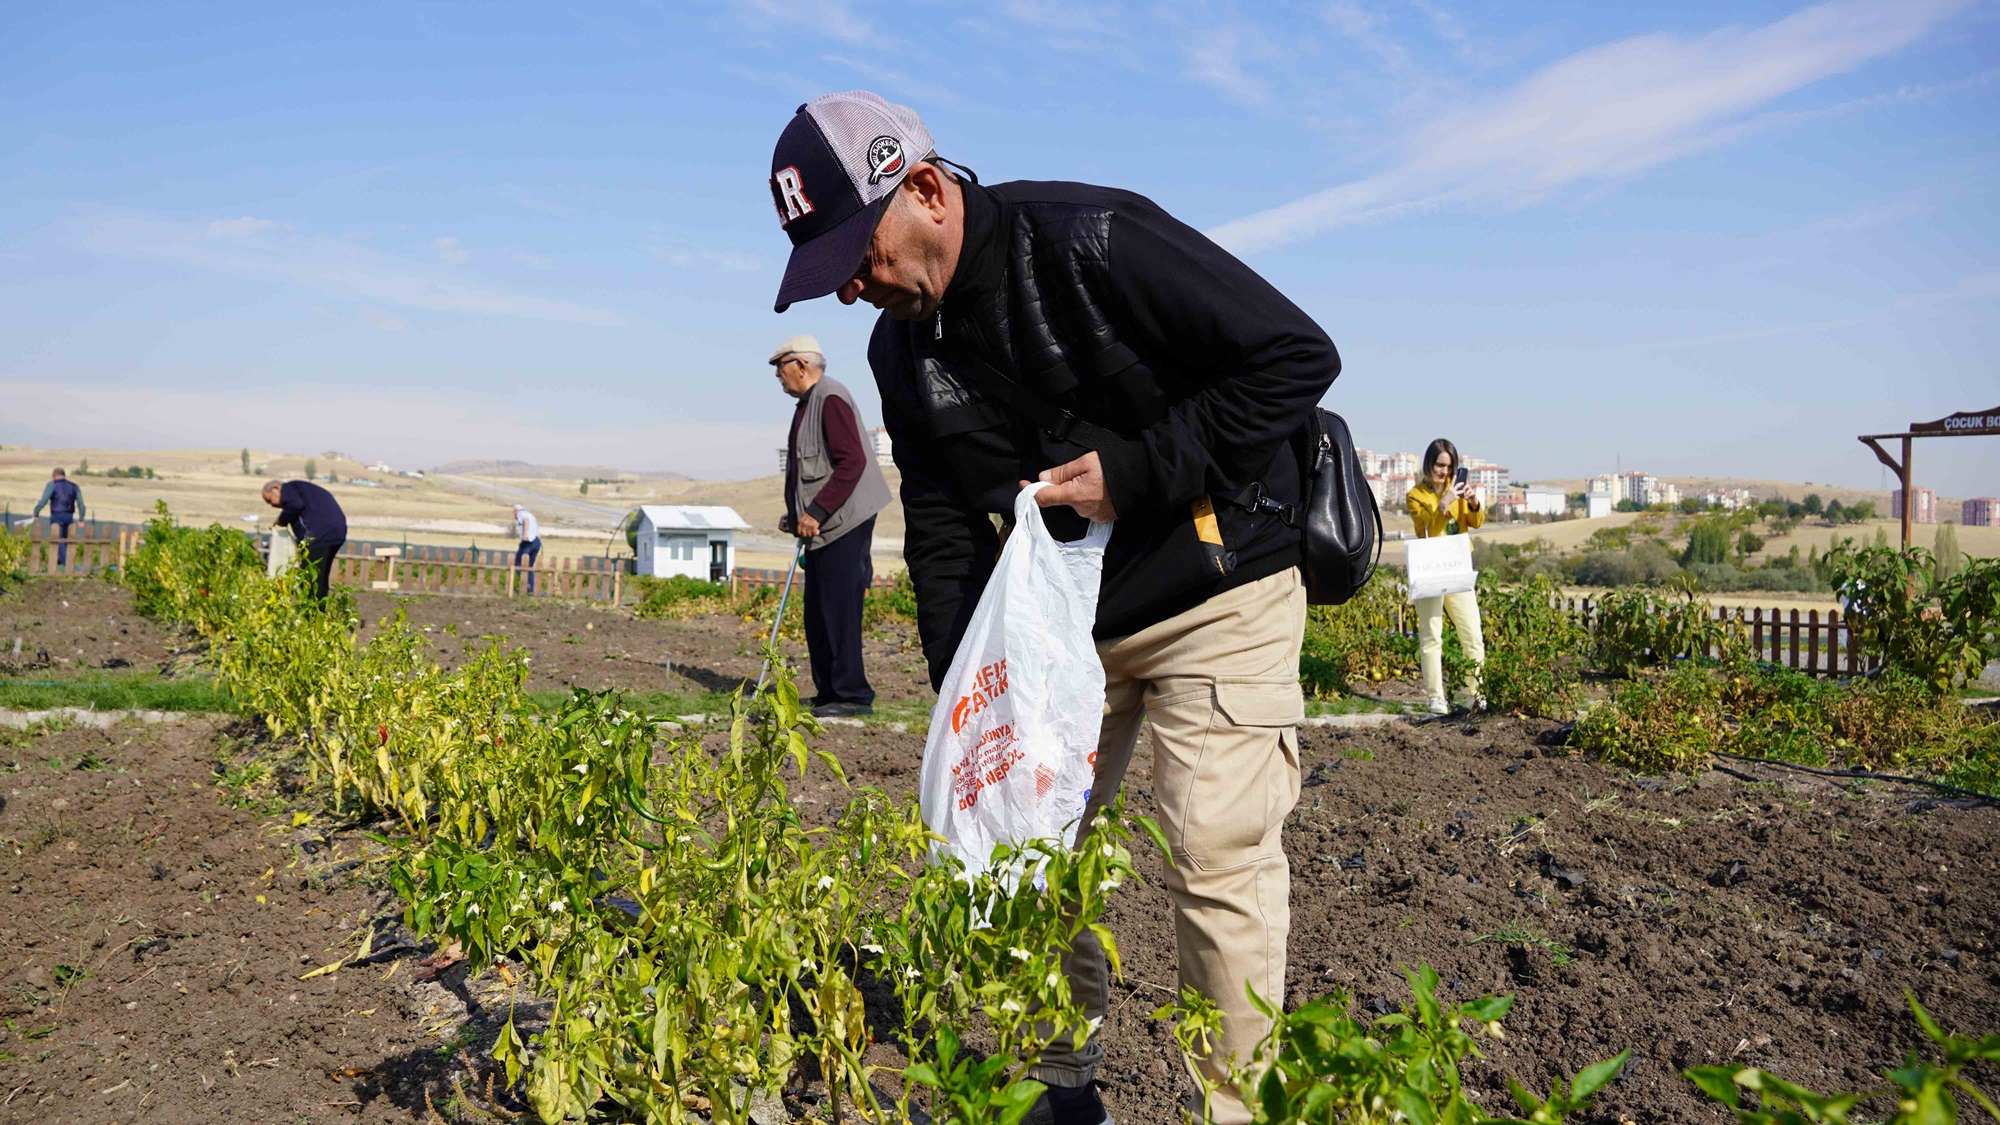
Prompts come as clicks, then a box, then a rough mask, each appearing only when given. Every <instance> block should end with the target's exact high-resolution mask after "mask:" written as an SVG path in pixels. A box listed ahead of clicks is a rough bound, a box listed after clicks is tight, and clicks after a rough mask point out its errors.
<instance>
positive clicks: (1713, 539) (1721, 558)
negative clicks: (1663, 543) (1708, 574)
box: [1681, 520, 1729, 566]
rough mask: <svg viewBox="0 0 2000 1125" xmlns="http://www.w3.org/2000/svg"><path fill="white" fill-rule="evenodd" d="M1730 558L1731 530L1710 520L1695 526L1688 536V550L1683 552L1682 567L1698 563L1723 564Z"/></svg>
mask: <svg viewBox="0 0 2000 1125" xmlns="http://www.w3.org/2000/svg"><path fill="white" fill-rule="evenodd" d="M1728 558H1729V529H1728V528H1727V527H1726V526H1724V525H1722V524H1720V523H1715V522H1713V521H1710V520H1703V521H1702V522H1700V523H1698V524H1695V525H1694V531H1693V532H1692V533H1690V534H1689V535H1688V545H1687V550H1685V551H1682V552H1681V565H1682V566H1692V565H1694V564H1696V563H1709V564H1711V565H1712V564H1715V563H1721V562H1725V561H1727V560H1728Z"/></svg>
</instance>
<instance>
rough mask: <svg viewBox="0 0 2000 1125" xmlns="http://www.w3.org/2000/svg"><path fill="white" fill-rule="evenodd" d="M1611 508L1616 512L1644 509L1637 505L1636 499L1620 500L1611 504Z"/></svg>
mask: <svg viewBox="0 0 2000 1125" xmlns="http://www.w3.org/2000/svg"><path fill="white" fill-rule="evenodd" d="M1611 509H1612V510H1613V511H1616V512H1638V511H1644V509H1643V508H1641V507H1640V506H1639V502H1638V501H1637V500H1620V501H1619V502H1617V503H1616V504H1613V505H1612V506H1611Z"/></svg>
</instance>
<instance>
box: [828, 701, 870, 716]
mask: <svg viewBox="0 0 2000 1125" xmlns="http://www.w3.org/2000/svg"><path fill="white" fill-rule="evenodd" d="M812 713H813V714H814V715H816V716H818V717H820V718H822V719H857V718H860V717H861V716H863V715H873V714H874V713H875V706H874V705H873V704H870V703H849V702H848V701H846V700H844V699H837V700H835V701H833V702H832V703H815V704H813V708H812Z"/></svg>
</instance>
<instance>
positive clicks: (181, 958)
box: [0, 719, 505, 1125]
mask: <svg viewBox="0 0 2000 1125" xmlns="http://www.w3.org/2000/svg"><path fill="white" fill-rule="evenodd" d="M218 730H219V727H218V724H217V721H216V720H207V719H204V720H195V721H189V722H184V723H178V724H169V725H163V726H157V727H146V728H137V727H122V728H114V729H113V730H111V731H110V732H103V731H97V730H93V729H88V728H73V729H69V730H63V731H58V732H56V733H40V734H31V735H7V741H6V742H5V743H4V744H0V769H4V770H6V771H7V776H6V777H5V779H4V784H5V790H4V792H5V794H6V796H5V800H4V801H0V1016H4V1018H5V1021H6V1022H5V1023H4V1024H0V1122H22V1123H24V1125H25V1123H28V1122H35V1123H50V1125H52V1123H55V1122H91V1123H95V1122H112V1121H119V1122H192V1121H207V1120H214V1119H225V1120H234V1121H244V1122H280V1121H282V1122H286V1123H295V1122H296V1123H308V1122H336V1121H356V1120H359V1121H383V1122H409V1121H419V1120H427V1119H428V1117H427V1113H428V1111H427V1110H426V1108H425V1098H426V1095H427V1094H428V1095H429V1096H431V1097H433V1098H435V1099H437V1100H438V1102H439V1103H440V1104H442V1103H444V1102H445V1101H446V1100H447V1099H449V1098H451V1097H453V1096H454V1091H453V1090H452V1088H451V1085H450V1079H451V1078H453V1077H454V1076H456V1075H457V1074H459V1073H461V1072H462V1071H463V1070H464V1066H463V1058H462V1056H461V1055H460V1053H459V1050H458V1048H459V1047H460V1046H462V1045H465V1044H466V1043H467V1042H468V1041H470V1040H478V1039H483V1041H484V1042H486V1043H490V1042H491V1032H490V1029H489V1028H488V1027H487V1025H489V1024H491V1023H492V1022H493V1020H492V1018H491V1009H490V1008H484V1009H483V1008H482V1006H481V1002H480V998H479V997H475V996H470V995H469V994H465V984H464V980H463V969H462V968H461V969H459V970H456V971H455V974H447V976H446V977H445V978H443V979H444V980H445V981H446V982H448V983H450V984H451V985H452V986H453V987H455V988H456V989H457V991H458V993H460V995H458V996H454V995H453V993H452V992H450V991H448V990H447V989H445V988H442V987H440V985H439V984H438V983H437V982H429V983H424V984H420V985H413V984H412V971H411V970H412V965H411V964H409V963H407V962H406V961H405V957H406V956H407V955H410V954H414V953H418V952H427V951H428V949H427V948H426V949H424V950H417V949H412V948H409V947H407V946H406V947H405V948H402V949H397V948H395V947H396V945H397V943H398V941H399V940H400V941H407V939H406V938H399V937H398V934H399V932H400V931H399V929H398V927H396V926H395V924H394V921H393V919H394V918H395V917H396V916H398V915H399V914H400V908H399V906H398V905H397V904H394V903H392V902H391V901H390V897H391V896H389V895H388V894H387V893H386V892H384V891H382V890H380V889H378V888H375V887H370V886H365V885H361V884H358V883H355V882H352V881H351V880H352V878H353V876H349V877H348V878H349V879H350V881H348V882H346V883H343V882H341V879H340V877H339V875H338V873H339V872H341V871H342V869H343V867H347V868H351V867H352V866H353V864H352V860H353V859H354V858H355V856H354V855H352V854H351V853H352V852H353V850H354V847H353V843H352V842H340V841H331V842H330V841H326V840H325V839H324V838H323V837H321V836H320V835H319V830H318V829H317V828H315V827H312V826H310V825H308V826H305V827H301V828H297V829H294V828H293V826H292V822H291V820H290V819H289V818H286V817H283V816H276V817H274V816H269V815H263V816H260V815H258V814H257V813H256V812H253V811H250V810H246V809H240V808H232V807H230V806H229V805H228V804H225V803H224V802H223V800H222V799H221V796H220V794H221V791H220V790H219V789H218V787H217V776H216V773H215V768H214V761H215V757H216V754H217V751H218V745H219V744H218V741H217V735H218ZM0 733H5V732H0ZM223 745H226V744H223ZM327 873H336V874H335V876H334V877H333V878H332V879H329V878H327V877H326V876H327ZM356 874H360V873H359V872H357V873H356ZM364 926H372V927H373V928H374V930H375V931H376V932H377V933H378V934H379V935H380V936H378V937H377V938H375V939H374V941H373V942H372V945H373V947H374V949H375V950H377V951H381V952H380V953H379V954H378V957H377V959H376V962H375V963H374V964H372V965H367V966H357V967H349V968H346V969H343V970H341V971H338V972H334V973H328V974H324V975H320V976H317V977H313V978H312V979H306V980H301V979H300V978H301V977H302V976H304V975H305V974H308V973H311V972H312V971H313V970H314V969H315V968H316V967H319V966H322V965H325V964H329V963H333V962H337V961H340V960H342V959H343V957H345V956H349V955H352V954H354V953H356V952H357V951H358V948H359V946H360V942H361V938H362V935H363V932H364ZM467 1001H470V1002H471V1007H472V1008H473V1010H474V1012H475V1014H478V1015H480V1016H481V1017H482V1018H481V1019H479V1020H477V1021H474V1022H472V1023H467V1022H466V1021H465V1020H464V1016H465V1013H466V1002H467ZM498 1007H499V1008H501V1009H503V1014H502V1017H501V1018H504V1008H505V1002H504V1001H499V1002H498ZM476 1085H477V1084H476V1083H475V1086H476Z"/></svg>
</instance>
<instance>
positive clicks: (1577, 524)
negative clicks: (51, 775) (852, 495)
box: [0, 446, 2000, 606]
mask: <svg viewBox="0 0 2000 1125" xmlns="http://www.w3.org/2000/svg"><path fill="white" fill-rule="evenodd" d="M250 456H251V464H252V468H253V470H255V471H253V472H252V473H251V474H250V475H248V476H245V475H244V473H243V471H242V464H241V457H240V453H239V451H237V450H230V449H178V450H159V451H148V452H133V451H130V450H114V449H34V448H28V447H24V446H7V447H4V448H0V506H4V507H5V508H6V509H7V510H10V511H12V512H13V513H14V514H15V515H17V516H18V515H24V514H26V513H27V512H28V511H29V510H30V509H31V508H33V507H34V504H35V499H36V498H37V497H38V496H40V494H41V489H42V484H43V483H44V482H45V481H46V480H47V479H48V474H49V469H50V468H51V467H53V466H55V465H61V466H63V467H64V468H65V469H67V470H69V472H70V474H71V477H72V479H74V480H75V481H76V482H77V483H78V484H79V485H80V486H81V487H82V488H83V494H84V503H85V504H86V505H87V507H88V510H89V512H90V514H91V515H93V516H96V517H99V518H103V519H112V520H130V521H137V520H143V519H145V518H147V517H148V516H150V515H151V514H152V510H153V503H154V501H155V500H160V499H163V500H165V501H166V502H167V503H168V505H169V506H170V507H171V508H172V509H173V511H174V514H175V515H176V516H178V517H180V518H181V519H183V520H186V521H190V522H207V521H219V522H222V523H227V524H231V525H242V526H248V525H249V524H250V523H251V522H252V521H251V520H246V519H244V518H243V517H245V516H250V517H253V518H254V520H255V522H259V523H262V524H265V525H268V524H269V523H270V522H271V518H272V515H273V512H272V510H271V509H270V508H267V507H265V506H264V504H263V503H262V502H261V501H260V500H259V499H258V497H257V488H258V486H259V485H260V484H262V483H263V481H264V480H265V479H266V478H267V477H277V478H280V479H286V480H289V479H292V478H295V477H297V476H300V475H301V474H302V473H303V466H304V463H305V460H306V458H305V456H304V455H301V454H296V453H272V452H269V451H266V450H255V449H253V450H251V451H250ZM315 460H317V462H318V465H317V466H316V467H317V468H318V470H319V472H320V473H321V475H322V476H324V474H325V473H327V472H329V471H331V472H333V473H335V474H336V475H337V476H339V477H340V479H341V480H342V481H346V480H348V479H349V478H350V477H354V476H362V477H365V478H368V479H371V480H375V481H377V482H378V483H379V484H381V485H382V487H379V488H368V487H364V486H360V485H353V484H346V483H342V484H336V485H332V486H330V487H331V488H332V490H333V492H334V494H335V495H336V496H338V497H339V498H340V502H341V506H342V507H344V508H345V509H346V510H347V513H348V519H349V522H350V524H351V528H352V530H351V534H352V535H353V537H355V538H370V539H387V540H406V541H408V542H411V543H426V544H436V545H447V546H472V545H477V546H481V547H488V548H492V547H504V546H506V545H508V544H509V543H511V542H512V519H513V505H514V504H515V503H517V502H518V503H526V504H527V505H528V506H529V507H531V508H532V509H533V510H534V511H535V513H536V515H537V516H539V517H540V518H541V521H542V526H543V530H544V538H543V541H544V551H545V554H546V555H547V556H551V557H556V558H562V557H571V556H580V555H602V554H605V553H607V552H609V553H611V554H614V555H616V554H623V553H624V552H625V545H624V537H623V536H622V535H618V534H615V533H614V532H613V531H612V528H613V527H615V526H616V525H617V523H618V521H619V520H620V519H621V518H622V516H623V515H624V514H625V513H626V512H628V511H630V510H631V509H632V508H634V507H637V506H638V505H640V504H715V505H722V506H726V507H731V508H734V509H736V511H737V512H738V513H739V514H741V515H742V516H743V518H744V520H745V521H747V522H748V523H749V524H750V525H751V528H752V530H751V531H749V532H746V533H743V534H742V535H741V536H740V537H739V539H738V548H737V558H738V563H739V565H741V566H746V567H763V568H783V567H784V566H785V565H786V564H787V563H788V562H789V561H790V559H791V553H790V552H791V543H790V540H789V537H787V536H785V535H783V534H781V533H779V532H778V530H777V522H778V517H779V515H781V514H782V513H783V511H784V495H783V491H784V478H783V477H781V476H777V475H775V474H774V475H772V476H766V477H758V478H755V479H752V480H741V481H699V480H668V479H658V478H643V477H641V478H632V479H626V480H620V481H617V482H614V483H610V484H592V485H591V486H590V491H589V492H588V493H579V492H578V491H577V486H578V483H579V482H578V481H576V480H568V479H563V480H555V479H534V478H516V477H488V476H478V477H431V478H426V479H422V480H417V479H412V478H407V477H397V476H385V475H383V474H381V473H376V472H371V471H370V470H369V469H368V468H367V466H365V465H362V464H360V463H358V462H355V461H350V460H345V459H332V458H328V457H325V456H318V457H316V458H315ZM85 463H88V464H89V465H90V467H91V468H92V470H94V471H96V472H99V473H101V472H102V471H104V470H105V469H109V468H111V467H113V466H129V465H138V466H141V467H150V468H152V469H153V470H154V471H155V472H156V473H158V474H159V479H157V480H119V479H111V478H106V477H103V476H79V475H77V470H78V468H79V467H80V466H81V465H83V464H85ZM882 471H883V474H884V476H886V477H887V478H888V480H889V486H890V490H891V492H892V493H893V492H894V491H895V489H896V487H897V485H898V484H899V483H900V477H899V475H898V474H897V472H896V470H895V469H894V468H893V467H885V468H884V469H883V470H882ZM1555 483H1558V484H1562V483H1565V482H1555ZM1569 483H1575V482H1569ZM1679 483H1682V485H1683V487H1684V488H1686V487H1689V486H1694V485H1699V486H1702V487H1708V486H1711V485H1726V486H1728V487H1741V488H1754V489H1757V490H1758V491H1759V492H1760V493H1774V494H1784V495H1795V496H1803V495H1804V494H1805V493H1806V492H1808V491H1815V492H1819V493H1820V494H1821V495H1822V496H1823V497H1825V498H1826V499H1828V500H1832V499H1839V500H1841V501H1842V502H1843V503H1848V502H1852V501H1857V500H1867V499H1873V500H1876V501H1877V507H1878V508H1882V509H1886V507H1887V498H1886V497H1884V496H1882V495H1881V494H1880V493H1873V492H1867V491H1865V490H1860V489H1836V488H1827V487H1823V486H1808V485H1802V484H1797V483H1787V482H1782V481H1749V480H1722V479H1714V480H1708V479H1700V478H1684V479H1681V480H1679ZM1637 518H1639V517H1638V514H1636V513H1628V512H1620V513H1616V514H1613V515H1611V516H1607V517H1605V518H1603V519H1597V520H1563V521H1559V522H1556V523H1546V524H1508V525H1490V526H1488V527H1487V528H1484V529H1482V530H1481V531H1480V532H1479V538H1480V539H1481V540H1483V541H1486V542H1494V543H1526V542H1531V541H1533V540H1535V539H1537V538H1539V539H1545V540H1547V541H1548V542H1549V545H1550V546H1551V547H1552V548H1554V549H1555V550H1556V551H1558V552H1560V553H1569V552H1572V551H1575V550H1576V549H1578V548H1579V547H1581V546H1582V545H1583V543H1584V542H1585V541H1586V540H1588V539H1589V538H1590V536H1591V535H1592V534H1594V533H1595V532H1597V531H1598V530H1600V529H1602V528H1607V527H1619V526H1623V525H1625V524H1629V523H1631V522H1632V521H1634V520H1635V519H1637ZM1383 526H1384V528H1385V530H1386V531H1387V532H1388V533H1389V534H1390V535H1391V536H1392V538H1390V539H1389V540H1388V542H1386V543H1385V544H1384V546H1383V552H1382V561H1383V562H1384V563H1388V564H1391V565H1396V566H1400V565H1402V563H1403V558H1404V554H1403V547H1404V541H1403V540H1401V539H1397V538H1393V536H1395V535H1396V533H1397V532H1401V533H1403V534H1404V535H1407V534H1408V533H1409V530H1410V521H1409V517H1408V516H1406V515H1404V514H1403V513H1402V511H1401V510H1400V508H1397V509H1392V510H1390V511H1385V512H1384V513H1383ZM1878 528H1880V529H1883V530H1884V531H1885V532H1886V534H1887V535H1888V536H1889V538H1890V539H1891V540H1892V541H1893V540H1894V539H1895V538H1896V537H1897V533H1898V524H1897V523H1896V521H1894V520H1875V521H1872V522H1870V523H1866V524H1861V525H1855V526H1849V527H1842V528H1831V527H1822V526H1815V525H1812V524H1810V523H1809V524H1807V525H1806V526H1803V527H1800V528H1799V529H1797V530H1796V531H1794V532H1792V533H1791V534H1790V535H1788V536H1785V537H1783V538H1781V539H1775V540H1772V541H1770V542H1769V543H1767V545H1766V546H1765V548H1764V551H1763V552H1761V554H1760V556H1759V557H1763V556H1768V555H1770V554H1772V553H1774V552H1776V553H1783V552H1785V551H1788V550H1790V549H1791V547H1792V545H1793V544H1797V545H1798V547H1799V550H1800V552H1801V553H1805V552H1807V551H1811V550H1815V549H1816V550H1818V551H1820V552H1822V553H1823V552H1825V550H1826V549H1827V546H1828V545H1829V543H1830V542H1831V541H1832V540H1833V539H1834V538H1835V537H1836V536H1854V537H1857V538H1862V539H1872V538H1873V537H1874V535H1875V532H1876V529H1878ZM1955 530H1956V532H1957V535H1958V542H1959V547H1960V548H1961V549H1962V550H1963V551H1964V552H1965V553H1966V554H1968V555H1973V556H1978V557H1992V556H1996V555H2000V528H1988V527H1959V528H1956V529H1955ZM1936 534H1937V525H1932V524H1919V525H1917V526H1916V528H1915V534H1914V542H1915V543H1916V544H1917V545H1918V546H1922V547H1926V548H1928V547H1930V546H1931V545H1932V544H1933V542H1934V541H1935V537H1936ZM874 545H875V556H876V557H875V567H876V570H877V572H879V573H891V572H893V571H895V570H900V569H901V568H902V554H903V512H902V507H901V505H899V504H896V503H893V502H892V503H891V504H890V506H889V508H888V509H886V510H885V511H883V513H882V514H881V516H880V517H878V518H877V521H876V527H875V544H874ZM1715 600H1716V601H1717V602H1718V603H1721V602H1730V603H1732V604H1733V603H1734V602H1736V601H1739V600H1740V601H1742V602H1743V604H1756V605H1767V606H1768V605H1774V604H1778V602H1779V599H1776V598H1775V596H1770V597H1766V596H1757V595H1724V596H1718V597H1717V598H1716V599H1715ZM1793 602H1796V603H1797V604H1798V605H1800V606H1807V605H1819V604H1824V603H1823V602H1822V601H1821V600H1819V599H1814V598H1803V599H1801V598H1791V599H1789V600H1786V601H1785V603H1784V604H1786V605H1787V606H1789V605H1791V604H1792V603H1793Z"/></svg>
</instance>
